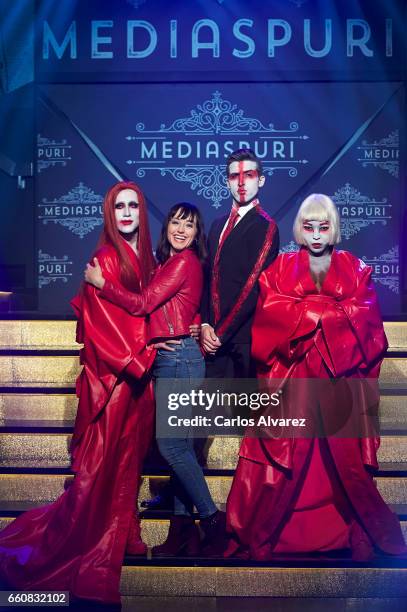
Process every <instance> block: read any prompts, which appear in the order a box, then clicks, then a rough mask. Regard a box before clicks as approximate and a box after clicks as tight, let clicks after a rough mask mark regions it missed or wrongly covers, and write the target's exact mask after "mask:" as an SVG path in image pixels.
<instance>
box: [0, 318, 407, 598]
mask: <svg viewBox="0 0 407 612" xmlns="http://www.w3.org/2000/svg"><path fill="white" fill-rule="evenodd" d="M386 333H387V336H388V339H389V343H390V351H389V354H388V357H386V360H385V362H384V366H383V368H382V373H381V379H380V384H381V388H382V401H381V427H382V444H381V447H380V452H379V461H380V471H379V473H378V475H377V478H376V482H377V486H378V488H379V490H380V492H381V494H382V495H383V497H384V498H385V499H386V501H387V502H388V503H389V504H391V505H392V507H393V509H394V511H395V512H397V513H398V515H399V517H400V521H401V524H402V529H403V532H404V534H405V537H406V539H407V323H387V324H386ZM78 352H79V348H78V345H77V344H76V343H75V322H74V321H11V320H4V321H0V527H3V526H5V525H6V524H8V523H9V522H10V521H12V520H13V518H14V517H15V516H17V515H18V514H19V513H20V512H22V511H23V510H26V509H28V508H31V507H33V506H37V505H40V504H45V503H48V502H50V501H52V500H54V499H55V498H56V497H57V496H58V495H60V494H61V493H62V492H63V488H64V482H65V480H66V479H67V478H71V477H72V476H71V474H70V469H69V454H68V447H69V441H70V436H71V433H72V428H73V421H74V418H75V411H76V397H75V394H74V382H75V379H76V376H77V375H78V372H79V360H78ZM238 446H239V440H238V439H236V438H213V439H210V440H208V443H207V448H206V453H205V455H206V468H205V470H206V477H207V479H208V483H209V487H210V490H211V492H212V495H213V498H214V500H215V502H216V503H217V504H218V505H223V504H225V502H226V499H227V495H228V492H229V489H230V485H231V480H232V476H233V470H234V468H235V465H236V460H237V451H238ZM165 471H166V470H165V465H163V463H160V462H157V461H152V460H151V459H150V461H149V462H148V464H147V465H146V466H145V475H144V476H143V483H142V490H141V494H140V499H146V498H149V497H150V496H151V494H154V493H155V492H156V491H157V490H158V489H159V488H160V486H161V485H162V484H163V483H164V482H165V480H166V476H165ZM142 526H143V536H144V539H145V541H146V542H147V543H148V545H149V546H154V545H155V544H159V543H161V542H162V541H164V539H165V537H166V533H167V530H168V517H166V515H165V513H161V514H160V513H155V514H152V513H150V515H149V513H148V512H145V513H144V517H143V521H142ZM406 578H407V563H406V561H400V560H397V559H394V558H387V557H383V558H380V559H377V560H375V561H374V562H372V563H371V564H369V565H366V564H359V565H355V564H352V563H351V562H350V561H349V559H347V558H345V557H344V556H341V555H340V554H338V555H331V556H330V557H329V556H325V557H322V556H313V557H304V556H302V557H301V556H297V557H290V558H288V557H287V558H282V557H281V558H276V559H275V560H273V562H269V563H267V564H254V563H246V562H242V561H241V560H227V561H221V560H217V561H210V560H203V559H192V560H191V559H177V560H175V561H174V560H163V559H159V560H155V559H150V560H146V559H144V560H141V561H140V560H137V559H132V558H126V559H125V566H124V568H123V573H122V588H121V590H122V593H123V595H124V601H130V600H132V599H133V598H134V597H139V598H140V600H139V601H140V603H141V602H142V601H144V597H158V598H167V597H181V596H188V597H194V598H200V597H210V598H215V597H217V598H220V597H222V598H228V597H246V596H252V597H254V596H256V597H273V598H282V597H284V598H287V597H289V598H298V597H302V598H304V597H307V598H321V597H334V598H345V599H346V598H379V599H380V600H383V599H384V598H398V599H399V601H404V603H405V604H406V608H405V609H407V603H406V602H407V599H403V598H407V580H406ZM276 601H277V600H276ZM129 609H130V608H129ZM211 609H212V608H211ZM321 609H322V608H321ZM399 609H400V608H399Z"/></svg>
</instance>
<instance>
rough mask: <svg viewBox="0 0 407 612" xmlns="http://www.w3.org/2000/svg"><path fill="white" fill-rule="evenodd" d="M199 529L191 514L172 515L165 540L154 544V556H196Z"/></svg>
mask: <svg viewBox="0 0 407 612" xmlns="http://www.w3.org/2000/svg"><path fill="white" fill-rule="evenodd" d="M199 543H200V538H199V531H198V527H197V526H196V525H195V521H194V519H193V518H192V516H173V517H172V518H171V521H170V528H169V531H168V536H167V539H166V541H165V542H164V543H163V544H160V545H159V546H154V548H153V549H152V551H151V552H152V554H153V556H154V557H176V556H178V555H182V556H185V557H197V556H198V555H199Z"/></svg>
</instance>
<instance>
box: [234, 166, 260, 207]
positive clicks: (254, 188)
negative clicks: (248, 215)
mask: <svg viewBox="0 0 407 612" xmlns="http://www.w3.org/2000/svg"><path fill="white" fill-rule="evenodd" d="M227 183H228V186H229V189H230V191H231V194H232V196H233V199H234V200H235V202H236V203H238V204H239V205H245V204H249V203H250V202H251V201H252V200H253V199H254V198H255V197H256V196H257V193H258V191H259V187H262V185H263V183H264V177H260V176H259V173H258V170H257V164H256V162H254V161H251V160H243V161H239V162H232V163H231V164H230V166H229V176H228V180H227Z"/></svg>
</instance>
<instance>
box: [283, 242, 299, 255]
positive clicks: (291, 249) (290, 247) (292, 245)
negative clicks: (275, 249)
mask: <svg viewBox="0 0 407 612" xmlns="http://www.w3.org/2000/svg"><path fill="white" fill-rule="evenodd" d="M299 248H300V247H299V246H298V244H297V243H296V242H294V240H290V242H289V243H288V244H286V245H284V246H283V247H281V249H280V251H279V252H280V253H295V252H296V251H298V250H299Z"/></svg>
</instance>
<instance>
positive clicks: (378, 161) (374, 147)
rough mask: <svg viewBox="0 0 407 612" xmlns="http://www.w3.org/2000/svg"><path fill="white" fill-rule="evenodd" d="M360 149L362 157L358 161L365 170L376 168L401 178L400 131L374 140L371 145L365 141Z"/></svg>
mask: <svg viewBox="0 0 407 612" xmlns="http://www.w3.org/2000/svg"><path fill="white" fill-rule="evenodd" d="M358 149H359V151H360V153H359V154H360V156H361V157H358V161H359V162H361V163H362V166H363V168H366V167H368V166H374V167H376V168H382V170H386V171H387V172H389V174H391V175H392V176H394V177H395V178H398V177H399V131H398V130H394V131H393V132H391V133H390V134H389V135H388V136H386V137H385V138H382V139H381V140H374V141H373V142H371V143H369V142H367V141H366V140H363V141H362V145H361V146H359V147H358Z"/></svg>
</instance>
